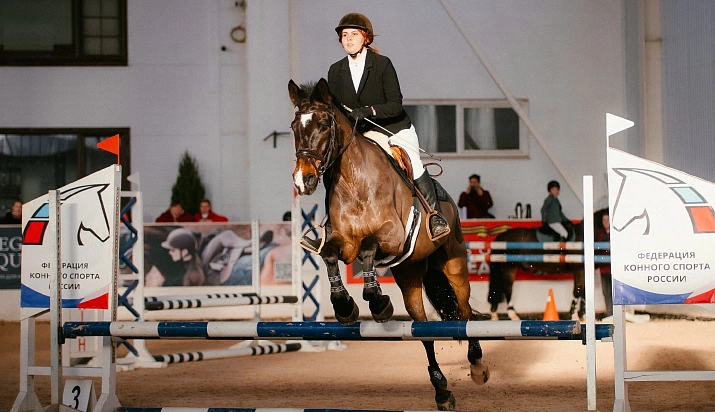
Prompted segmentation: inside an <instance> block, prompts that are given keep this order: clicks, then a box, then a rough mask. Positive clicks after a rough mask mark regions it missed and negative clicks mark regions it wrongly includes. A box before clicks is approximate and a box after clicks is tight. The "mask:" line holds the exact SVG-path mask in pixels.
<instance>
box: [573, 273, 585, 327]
mask: <svg viewBox="0 0 715 412" xmlns="http://www.w3.org/2000/svg"><path fill="white" fill-rule="evenodd" d="M585 314H586V276H585V273H584V270H583V269H582V268H575V269H574V270H573V300H572V301H571V308H570V309H569V316H570V317H571V320H583V317H584V315H585Z"/></svg>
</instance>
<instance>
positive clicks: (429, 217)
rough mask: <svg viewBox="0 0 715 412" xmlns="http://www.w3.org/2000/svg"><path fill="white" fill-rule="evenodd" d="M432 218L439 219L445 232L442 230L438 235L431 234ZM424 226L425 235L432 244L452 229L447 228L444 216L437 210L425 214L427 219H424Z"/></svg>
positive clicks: (447, 224)
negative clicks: (425, 228)
mask: <svg viewBox="0 0 715 412" xmlns="http://www.w3.org/2000/svg"><path fill="white" fill-rule="evenodd" d="M434 216H436V217H438V218H439V219H442V221H443V222H444V228H445V230H442V231H440V232H438V233H432V225H431V224H430V223H431V221H432V217H434ZM425 226H426V227H427V235H428V236H429V239H430V241H432V242H435V241H437V240H440V239H442V238H443V237H445V236H447V235H448V234H449V233H450V232H451V231H452V229H450V227H449V223H447V219H445V218H444V216H442V214H441V213H439V212H438V211H437V210H432V211H431V212H429V213H428V214H427V218H426V219H425Z"/></svg>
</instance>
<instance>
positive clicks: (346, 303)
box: [320, 238, 360, 325]
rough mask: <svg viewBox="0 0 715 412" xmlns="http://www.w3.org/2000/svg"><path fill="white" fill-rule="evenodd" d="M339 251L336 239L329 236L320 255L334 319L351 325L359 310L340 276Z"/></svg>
mask: <svg viewBox="0 0 715 412" xmlns="http://www.w3.org/2000/svg"><path fill="white" fill-rule="evenodd" d="M339 251H340V247H339V243H338V240H337V239H334V238H331V239H330V240H329V241H328V242H326V243H325V246H324V247H323V250H322V251H321V252H320V256H321V257H322V258H323V261H324V262H325V266H326V267H327V269H328V281H329V282H330V302H331V303H332V304H333V309H334V310H335V319H337V320H338V322H340V323H341V324H343V325H352V324H353V323H355V321H356V320H357V319H358V316H359V315H360V310H359V309H358V306H357V304H356V303H355V300H353V298H352V296H350V295H349V294H348V291H347V290H346V289H345V286H344V285H343V281H342V279H341V278H340V268H339V267H338V253H339Z"/></svg>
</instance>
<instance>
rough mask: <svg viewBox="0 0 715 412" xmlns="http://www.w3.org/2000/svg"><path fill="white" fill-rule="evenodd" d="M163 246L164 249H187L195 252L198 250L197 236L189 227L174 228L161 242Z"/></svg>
mask: <svg viewBox="0 0 715 412" xmlns="http://www.w3.org/2000/svg"><path fill="white" fill-rule="evenodd" d="M161 247H163V248H164V249H187V250H188V251H190V252H193V251H195V250H196V237H195V236H194V234H193V233H191V231H190V230H188V229H184V228H179V229H174V230H172V231H171V233H169V236H167V237H166V240H165V241H163V242H161Z"/></svg>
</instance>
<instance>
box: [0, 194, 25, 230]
mask: <svg viewBox="0 0 715 412" xmlns="http://www.w3.org/2000/svg"><path fill="white" fill-rule="evenodd" d="M0 224H2V225H19V224H22V200H20V199H15V200H14V201H13V202H12V207H11V208H10V211H9V212H7V214H6V215H5V217H3V218H2V219H0Z"/></svg>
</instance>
